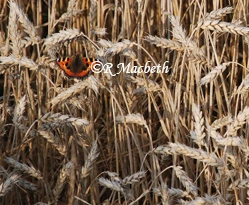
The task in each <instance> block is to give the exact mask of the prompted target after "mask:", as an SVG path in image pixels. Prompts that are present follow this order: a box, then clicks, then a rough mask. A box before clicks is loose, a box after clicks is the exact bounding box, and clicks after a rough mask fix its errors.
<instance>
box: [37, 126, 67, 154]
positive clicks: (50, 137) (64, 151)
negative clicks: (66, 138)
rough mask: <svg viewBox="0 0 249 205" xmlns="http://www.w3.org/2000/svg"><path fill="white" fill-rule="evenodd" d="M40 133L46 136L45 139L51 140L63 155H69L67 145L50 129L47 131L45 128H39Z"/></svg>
mask: <svg viewBox="0 0 249 205" xmlns="http://www.w3.org/2000/svg"><path fill="white" fill-rule="evenodd" d="M38 133H39V134H40V135H41V136H42V137H44V138H45V139H47V140H48V142H50V143H51V144H52V145H53V146H54V147H55V149H57V150H58V152H59V153H60V154H61V155H63V156H66V155H67V149H66V146H65V145H64V144H63V143H62V142H60V140H59V139H58V137H56V136H54V134H53V133H52V132H50V131H45V130H38Z"/></svg>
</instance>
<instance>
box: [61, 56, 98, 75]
mask: <svg viewBox="0 0 249 205" xmlns="http://www.w3.org/2000/svg"><path fill="white" fill-rule="evenodd" d="M94 63H95V60H94V59H93V58H79V56H78V55H77V56H76V57H75V58H61V59H58V60H57V64H58V65H59V66H60V68H61V69H62V70H63V71H64V73H65V74H66V75H67V76H68V77H75V78H84V77H86V76H87V75H88V74H89V73H90V71H91V70H92V66H93V64H94Z"/></svg>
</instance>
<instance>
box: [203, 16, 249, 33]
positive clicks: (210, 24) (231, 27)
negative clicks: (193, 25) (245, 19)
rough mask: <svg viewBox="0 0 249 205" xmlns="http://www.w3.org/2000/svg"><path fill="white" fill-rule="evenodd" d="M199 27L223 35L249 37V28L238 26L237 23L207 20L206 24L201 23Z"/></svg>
mask: <svg viewBox="0 0 249 205" xmlns="http://www.w3.org/2000/svg"><path fill="white" fill-rule="evenodd" d="M198 27H200V28H202V29H209V30H213V31H219V32H223V33H232V34H235V35H242V36H248V34H249V28H248V27H244V26H241V25H238V24H236V23H228V22H223V21H220V20H213V19H207V20H205V21H204V22H200V23H199V24H198Z"/></svg>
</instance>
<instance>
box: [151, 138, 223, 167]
mask: <svg viewBox="0 0 249 205" xmlns="http://www.w3.org/2000/svg"><path fill="white" fill-rule="evenodd" d="M154 152H155V153H158V154H167V155H173V154H176V155H180V154H182V155H184V156H189V157H191V158H194V159H198V160H200V161H201V162H204V163H206V164H207V165H210V166H223V162H222V161H221V159H219V158H218V157H217V156H216V155H215V154H214V153H207V152H205V151H204V150H201V149H195V148H191V147H188V146H186V145H184V144H180V143H178V142H177V143H169V145H168V146H164V145H161V146H158V147H157V148H156V149H155V150H154Z"/></svg>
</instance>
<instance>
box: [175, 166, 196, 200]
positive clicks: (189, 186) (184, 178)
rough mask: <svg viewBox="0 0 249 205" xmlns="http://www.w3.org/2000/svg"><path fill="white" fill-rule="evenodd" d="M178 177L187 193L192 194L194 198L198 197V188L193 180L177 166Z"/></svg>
mask: <svg viewBox="0 0 249 205" xmlns="http://www.w3.org/2000/svg"><path fill="white" fill-rule="evenodd" d="M174 170H175V173H176V176H177V177H178V179H179V180H180V182H181V183H182V184H183V186H184V187H185V188H186V190H187V192H190V193H192V194H193V195H194V196H197V195H198V194H197V190H198V189H197V187H196V186H195V184H194V183H193V182H192V180H191V179H190V178H189V177H188V175H187V173H186V172H185V171H183V170H182V167H180V166H175V167H174Z"/></svg>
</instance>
